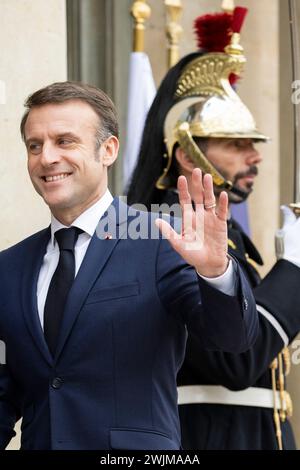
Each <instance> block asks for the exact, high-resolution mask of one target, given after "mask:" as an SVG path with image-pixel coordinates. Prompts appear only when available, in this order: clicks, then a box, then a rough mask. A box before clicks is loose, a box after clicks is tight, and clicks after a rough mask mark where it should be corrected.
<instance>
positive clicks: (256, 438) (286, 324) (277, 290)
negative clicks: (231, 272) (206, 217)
mask: <svg viewBox="0 0 300 470" xmlns="http://www.w3.org/2000/svg"><path fill="white" fill-rule="evenodd" d="M173 194H174V193H173ZM165 202H168V203H170V202H171V201H170V200H169V198H167V200H166V201H165ZM228 238H229V242H228V244H229V253H230V254H232V255H234V256H235V257H236V258H237V259H238V260H239V262H240V264H241V265H242V267H243V268H244V270H245V273H246V274H247V275H248V278H249V280H250V282H251V283H252V285H253V291H254V296H255V298H256V302H257V306H258V307H257V309H258V311H259V322H260V331H259V335H258V338H257V341H256V343H255V344H254V345H253V346H252V348H251V349H250V350H249V351H247V352H245V353H242V354H239V355H233V354H227V353H221V352H209V351H204V350H203V349H201V345H200V344H198V342H197V339H196V338H194V337H190V338H189V339H188V342H187V351H186V358H185V362H184V364H183V367H182V369H181V371H180V373H179V376H178V392H179V398H178V402H179V404H180V403H185V404H181V405H180V406H179V414H180V420H181V432H182V446H183V448H184V449H188V450H189V449H197V450H198V449H199V450H201V449H257V450H259V449H278V448H279V440H281V441H282V447H283V449H295V440H294V436H293V432H292V429H291V426H290V423H289V420H288V415H289V414H290V412H291V403H290V401H289V396H288V395H287V394H286V393H285V392H284V391H283V387H284V384H282V385H281V389H282V392H281V394H280V392H276V393H274V392H273V391H272V374H273V388H277V389H279V388H280V387H279V384H278V383H279V378H281V379H283V375H281V376H280V371H281V369H283V372H284V370H286V367H289V364H288V357H287V354H286V352H287V351H285V354H280V353H281V351H282V350H283V348H284V346H285V345H287V344H288V343H290V342H291V341H292V340H293V338H294V337H295V336H296V334H297V333H298V332H299V330H300V289H299V286H300V269H299V268H298V267H296V266H295V265H293V264H292V263H290V262H288V261H285V260H280V261H278V262H277V263H276V264H275V265H274V267H273V268H272V269H271V271H270V272H269V274H268V275H267V276H266V277H265V278H264V279H263V280H261V279H260V278H259V275H258V272H257V271H256V269H255V267H254V263H253V262H255V263H258V264H262V259H261V257H260V255H259V253H258V251H257V250H256V248H255V246H254V245H253V243H252V242H251V240H250V239H249V238H248V237H247V235H246V234H245V233H243V231H242V229H241V227H240V226H239V225H238V224H237V223H236V222H235V221H233V220H230V221H229V223H228ZM274 359H275V361H274ZM271 364H272V365H273V372H272V369H271V368H270V365H271ZM245 389H247V390H245ZM237 391H239V392H237ZM240 391H242V392H240ZM275 400H276V405H277V406H276V411H275V415H276V416H275V418H277V420H276V421H277V422H276V423H275V422H274V408H273V407H274V401H275ZM249 404H250V405H251V406H249ZM276 432H277V435H276ZM280 433H282V434H281V439H280V435H279V436H278V434H280Z"/></svg>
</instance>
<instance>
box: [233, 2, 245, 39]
mask: <svg viewBox="0 0 300 470" xmlns="http://www.w3.org/2000/svg"><path fill="white" fill-rule="evenodd" d="M247 13H248V8H244V7H236V8H235V9H234V12H233V18H232V26H231V29H232V32H233V33H239V32H240V31H241V29H242V26H243V23H244V20H245V17H246V15H247Z"/></svg>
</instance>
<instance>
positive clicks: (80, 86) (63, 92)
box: [20, 81, 119, 146]
mask: <svg viewBox="0 0 300 470" xmlns="http://www.w3.org/2000/svg"><path fill="white" fill-rule="evenodd" d="M69 100H81V101H83V102H85V103H87V104H89V105H90V106H91V108H93V110H94V111H95V113H96V114H97V115H98V117H99V120H100V126H99V128H98V129H97V132H96V141H97V145H99V146H100V145H101V143H102V142H103V141H104V140H105V139H107V138H108V137H109V136H111V135H114V136H116V137H118V136H119V126H118V120H117V113H116V109H115V106H114V104H113V102H112V100H111V99H110V98H109V96H107V94H106V93H104V91H102V90H100V89H99V88H96V87H94V86H91V85H87V84H85V83H80V82H71V81H67V82H56V83H52V84H51V85H48V86H46V87H45V88H41V89H40V90H38V91H36V92H34V93H32V94H31V95H30V96H29V97H28V98H27V100H26V101H25V103H24V106H25V107H26V111H25V113H24V115H23V117H22V121H21V125H20V130H21V135H22V139H23V140H24V141H25V130H24V129H25V124H26V121H27V118H28V115H29V113H30V110H31V109H32V108H35V107H37V106H43V105H45V104H55V103H58V104H59V103H65V102H66V101H69Z"/></svg>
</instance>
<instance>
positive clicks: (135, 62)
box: [123, 52, 156, 189]
mask: <svg viewBox="0 0 300 470" xmlns="http://www.w3.org/2000/svg"><path fill="white" fill-rule="evenodd" d="M155 94H156V89H155V84H154V80H153V75H152V70H151V65H150V61H149V58H148V56H147V54H145V53H144V52H132V53H131V56H130V65H129V86H128V108H127V133H126V145H125V151H124V154H123V184H124V186H123V187H124V189H125V188H126V187H127V185H128V183H129V181H130V178H131V176H132V173H133V170H134V168H135V165H136V162H137V158H138V154H139V150H140V144H141V139H142V135H143V130H144V124H145V120H146V116H147V113H148V111H149V108H150V106H151V104H152V101H153V99H154V97H155Z"/></svg>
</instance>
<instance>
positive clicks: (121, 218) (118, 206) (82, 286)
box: [55, 198, 128, 360]
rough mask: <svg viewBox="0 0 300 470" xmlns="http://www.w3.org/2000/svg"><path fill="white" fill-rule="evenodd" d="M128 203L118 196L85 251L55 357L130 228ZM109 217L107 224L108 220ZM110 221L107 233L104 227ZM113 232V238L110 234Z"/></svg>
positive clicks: (68, 301)
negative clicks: (109, 260)
mask: <svg viewBox="0 0 300 470" xmlns="http://www.w3.org/2000/svg"><path fill="white" fill-rule="evenodd" d="M127 210H128V208H127V206H126V205H125V204H124V203H122V202H121V201H120V200H119V199H117V198H115V199H114V201H113V203H112V204H111V206H110V207H109V209H108V211H107V212H108V215H107V212H106V213H105V214H104V215H103V216H102V218H101V219H100V221H99V224H98V227H97V229H96V231H95V233H94V235H93V237H92V239H91V241H90V244H89V246H88V249H87V252H86V255H85V257H84V259H83V262H82V264H81V266H80V269H79V271H78V274H77V276H76V279H75V281H74V284H73V286H72V288H71V290H70V294H69V296H68V300H67V304H66V308H65V312H64V316H63V321H62V327H61V330H60V335H59V340H58V346H57V350H56V355H55V360H57V359H58V357H59V355H60V353H61V351H62V349H63V347H64V344H65V342H66V340H67V338H68V336H69V334H70V332H71V329H72V327H73V325H74V322H75V320H76V318H77V316H78V314H79V313H80V310H81V308H82V306H83V304H84V302H85V299H86V297H87V296H88V294H89V292H90V290H91V289H92V287H93V285H94V283H95V281H96V279H97V278H98V276H99V274H100V273H101V271H102V270H103V268H104V266H105V264H106V263H107V261H108V259H109V257H110V255H111V253H112V252H113V250H114V248H115V247H116V245H117V243H118V241H119V240H120V238H122V236H123V235H124V233H125V231H126V229H127V226H128V225H127V223H125V222H127V217H128V216H127ZM106 221H108V224H107V223H106ZM107 225H108V232H106V233H107V236H105V235H104V234H103V228H106V227H107ZM110 235H112V238H110Z"/></svg>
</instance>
